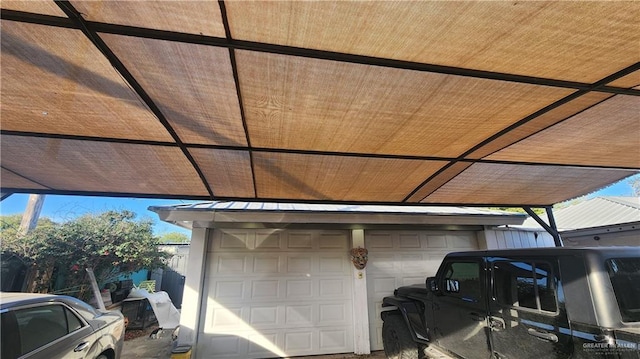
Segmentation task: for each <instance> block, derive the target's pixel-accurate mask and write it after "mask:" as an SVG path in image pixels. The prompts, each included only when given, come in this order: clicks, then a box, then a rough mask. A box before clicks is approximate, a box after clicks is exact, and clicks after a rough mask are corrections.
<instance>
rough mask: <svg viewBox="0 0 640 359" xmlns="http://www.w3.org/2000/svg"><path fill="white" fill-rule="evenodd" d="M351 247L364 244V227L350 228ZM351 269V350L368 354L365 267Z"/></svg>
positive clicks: (369, 350)
mask: <svg viewBox="0 0 640 359" xmlns="http://www.w3.org/2000/svg"><path fill="white" fill-rule="evenodd" d="M351 247H352V248H358V247H362V248H366V247H365V246H364V229H353V230H351ZM351 269H352V270H353V275H352V279H353V286H352V288H353V351H354V353H355V354H359V355H360V354H370V353H371V342H370V340H369V308H368V303H369V301H368V300H367V269H366V267H365V269H356V268H355V267H354V266H351Z"/></svg>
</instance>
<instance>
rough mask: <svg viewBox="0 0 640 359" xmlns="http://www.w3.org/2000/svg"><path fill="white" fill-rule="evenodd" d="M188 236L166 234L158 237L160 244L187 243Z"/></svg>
mask: <svg viewBox="0 0 640 359" xmlns="http://www.w3.org/2000/svg"><path fill="white" fill-rule="evenodd" d="M189 241H190V240H189V236H187V235H186V234H184V233H181V232H168V233H163V234H162V235H161V236H160V243H172V244H173V243H189Z"/></svg>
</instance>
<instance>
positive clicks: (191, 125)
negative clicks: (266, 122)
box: [101, 34, 247, 146]
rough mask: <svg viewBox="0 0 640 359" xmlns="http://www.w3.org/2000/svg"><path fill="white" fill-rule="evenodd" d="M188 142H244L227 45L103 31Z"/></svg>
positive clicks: (114, 48)
mask: <svg viewBox="0 0 640 359" xmlns="http://www.w3.org/2000/svg"><path fill="white" fill-rule="evenodd" d="M101 36H102V37H103V38H104V39H105V42H106V43H107V44H108V45H109V46H110V47H111V48H112V49H113V51H114V53H115V54H116V56H118V58H119V59H120V60H121V61H122V62H123V63H124V65H125V66H126V67H127V68H131V69H132V70H131V72H132V75H133V76H134V77H135V78H136V79H139V80H138V81H139V83H140V85H142V86H143V87H144V88H145V89H146V91H147V93H148V94H149V95H150V96H151V98H152V100H153V101H154V102H155V104H156V105H158V107H159V108H160V110H161V111H162V113H163V114H164V116H165V117H166V119H167V120H168V121H169V123H170V124H171V126H172V128H173V129H175V130H176V132H177V133H178V135H179V137H180V138H181V139H182V141H184V142H188V143H199V144H204V143H210V144H218V145H235V146H246V145H247V140H246V136H245V132H244V128H243V125H242V118H241V116H240V105H239V102H238V95H237V93H236V87H235V81H234V78H233V71H232V68H231V62H230V60H229V51H228V50H227V49H224V48H219V47H209V46H201V45H193V44H181V43H176V42H170V41H160V40H151V39H141V38H134V39H131V38H128V37H125V36H119V35H109V34H102V35H101Z"/></svg>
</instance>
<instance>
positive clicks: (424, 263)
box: [365, 231, 478, 350]
mask: <svg viewBox="0 0 640 359" xmlns="http://www.w3.org/2000/svg"><path fill="white" fill-rule="evenodd" d="M365 245H366V247H367V249H368V250H369V263H368V264H367V297H368V300H369V336H370V338H371V350H382V349H383V346H382V320H381V319H380V311H381V310H382V298H384V297H386V296H389V295H393V290H394V289H396V288H398V287H400V286H404V285H411V284H416V283H424V281H425V279H426V278H427V277H428V276H433V275H435V273H436V271H437V270H438V267H439V266H440V262H441V261H442V259H443V258H444V256H445V255H446V254H447V253H449V252H454V251H462V250H475V249H478V240H477V237H476V234H475V232H462V231H456V232H444V231H443V232H436V231H366V232H365Z"/></svg>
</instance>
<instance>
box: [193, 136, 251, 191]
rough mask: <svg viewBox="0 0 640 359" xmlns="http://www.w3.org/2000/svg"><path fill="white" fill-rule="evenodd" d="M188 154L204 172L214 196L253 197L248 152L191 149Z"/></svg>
mask: <svg viewBox="0 0 640 359" xmlns="http://www.w3.org/2000/svg"><path fill="white" fill-rule="evenodd" d="M190 152H191V154H192V155H193V157H194V158H195V159H196V161H197V163H198V165H199V166H200V168H201V169H202V171H203V172H204V175H205V177H206V178H207V181H208V182H209V184H210V185H211V188H212V190H213V194H214V195H216V196H220V197H244V198H252V197H255V189H254V188H255V186H254V183H253V175H252V171H251V159H250V157H249V152H248V151H233V150H213V149H204V148H192V149H190Z"/></svg>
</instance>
